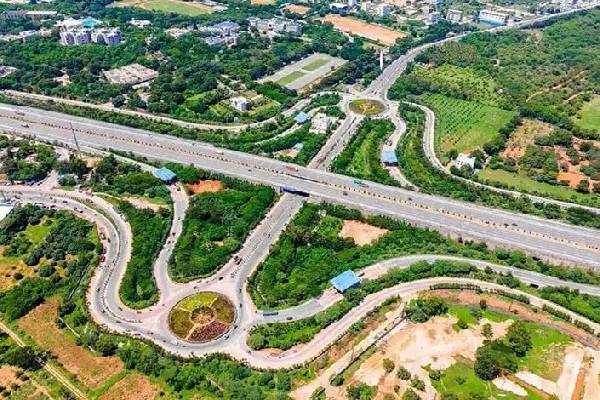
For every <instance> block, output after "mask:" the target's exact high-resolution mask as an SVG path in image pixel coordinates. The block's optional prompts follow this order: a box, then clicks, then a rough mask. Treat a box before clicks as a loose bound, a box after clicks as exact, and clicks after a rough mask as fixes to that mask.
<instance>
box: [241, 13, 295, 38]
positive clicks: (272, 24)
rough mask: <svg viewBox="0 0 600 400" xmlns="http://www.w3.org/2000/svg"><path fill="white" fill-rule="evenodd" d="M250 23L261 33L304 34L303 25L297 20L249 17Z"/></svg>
mask: <svg viewBox="0 0 600 400" xmlns="http://www.w3.org/2000/svg"><path fill="white" fill-rule="evenodd" d="M248 25H249V26H250V27H251V28H255V29H256V30H258V31H259V32H261V33H269V32H274V33H278V34H282V33H289V34H291V35H294V36H300V35H301V34H302V25H300V24H299V23H297V22H295V21H291V20H286V19H281V18H271V19H262V18H256V17H250V18H248Z"/></svg>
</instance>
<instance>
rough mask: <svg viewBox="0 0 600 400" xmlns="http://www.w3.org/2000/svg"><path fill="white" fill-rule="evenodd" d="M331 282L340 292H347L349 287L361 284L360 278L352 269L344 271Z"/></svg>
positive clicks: (352, 287)
mask: <svg viewBox="0 0 600 400" xmlns="http://www.w3.org/2000/svg"><path fill="white" fill-rule="evenodd" d="M329 282H330V283H331V285H332V286H333V287H334V288H335V290H337V291H338V292H339V293H345V292H346V291H347V290H349V289H355V288H358V287H359V286H360V279H359V278H358V276H356V274H355V273H354V271H351V270H346V271H344V272H342V273H341V274H339V275H338V276H336V277H335V278H333V279H331V280H330V281H329Z"/></svg>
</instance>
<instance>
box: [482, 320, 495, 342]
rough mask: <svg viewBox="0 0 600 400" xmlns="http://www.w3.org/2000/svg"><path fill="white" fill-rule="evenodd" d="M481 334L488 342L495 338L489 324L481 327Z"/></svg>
mask: <svg viewBox="0 0 600 400" xmlns="http://www.w3.org/2000/svg"><path fill="white" fill-rule="evenodd" d="M481 334H482V335H483V337H485V338H486V339H487V340H490V339H491V338H492V337H493V336H494V333H493V332H492V325H491V324H489V323H486V324H483V326H482V327H481Z"/></svg>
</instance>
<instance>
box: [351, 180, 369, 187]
mask: <svg viewBox="0 0 600 400" xmlns="http://www.w3.org/2000/svg"><path fill="white" fill-rule="evenodd" d="M353 182H354V184H355V185H358V186H360V187H367V184H366V183H364V182H363V181H361V180H360V179H354V180H353Z"/></svg>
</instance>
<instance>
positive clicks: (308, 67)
mask: <svg viewBox="0 0 600 400" xmlns="http://www.w3.org/2000/svg"><path fill="white" fill-rule="evenodd" d="M328 62H329V60H328V59H327V58H317V59H316V60H314V61H311V62H310V63H308V64H306V65H305V66H304V67H302V69H304V70H306V71H314V70H316V69H317V68H321V67H322V66H323V65H325V64H327V63H328Z"/></svg>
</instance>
